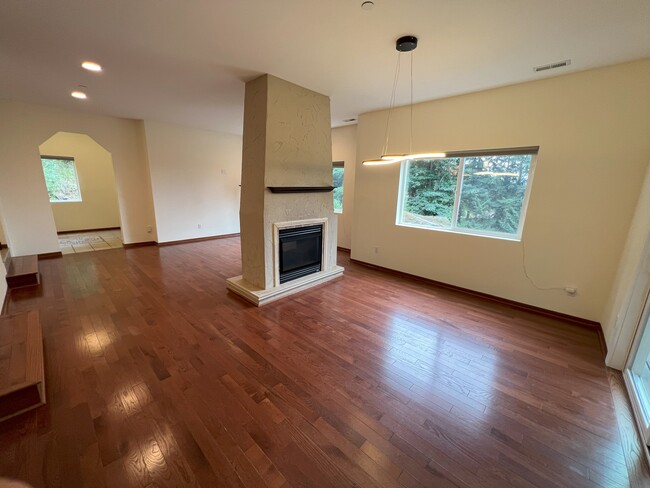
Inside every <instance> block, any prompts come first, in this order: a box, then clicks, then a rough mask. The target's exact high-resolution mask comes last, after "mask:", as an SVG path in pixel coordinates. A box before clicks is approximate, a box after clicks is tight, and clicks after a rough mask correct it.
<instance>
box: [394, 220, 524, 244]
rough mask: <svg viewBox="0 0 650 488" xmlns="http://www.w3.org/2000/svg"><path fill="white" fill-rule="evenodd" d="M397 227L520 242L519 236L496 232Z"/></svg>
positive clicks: (422, 226) (414, 226)
mask: <svg viewBox="0 0 650 488" xmlns="http://www.w3.org/2000/svg"><path fill="white" fill-rule="evenodd" d="M395 225H397V226H398V227H411V228H413V229H422V230H432V231H436V232H446V233H449V234H461V235H466V236H474V237H488V238H490V239H498V240H501V241H510V242H521V235H509V234H501V233H498V232H486V231H475V230H470V229H446V228H444V227H427V226H426V225H417V224H403V223H400V222H398V223H396V224H395Z"/></svg>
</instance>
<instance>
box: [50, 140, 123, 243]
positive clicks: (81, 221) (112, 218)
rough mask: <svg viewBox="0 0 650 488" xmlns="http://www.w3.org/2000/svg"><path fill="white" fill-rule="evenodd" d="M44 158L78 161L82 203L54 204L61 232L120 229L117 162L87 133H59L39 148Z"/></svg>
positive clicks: (54, 211)
mask: <svg viewBox="0 0 650 488" xmlns="http://www.w3.org/2000/svg"><path fill="white" fill-rule="evenodd" d="M39 149H40V152H41V155H47V156H67V157H72V158H74V163H75V167H76V169H77V177H78V178H79V187H80V188H81V200H82V201H81V202H60V203H52V204H51V205H52V213H53V214H54V223H55V225H56V230H57V231H58V232H62V231H70V230H80V229H103V228H108V227H119V226H120V209H119V206H118V203H117V190H116V188H115V173H114V172H113V159H112V157H111V153H109V152H108V151H107V150H106V149H104V148H103V147H102V146H100V145H99V144H97V143H96V142H95V141H94V140H93V139H92V138H90V137H89V136H87V135H86V134H74V133H71V132H58V133H56V134H55V135H53V136H52V137H50V138H49V139H48V140H47V141H45V142H44V143H43V144H41V145H40V147H39Z"/></svg>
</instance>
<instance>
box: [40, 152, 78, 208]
mask: <svg viewBox="0 0 650 488" xmlns="http://www.w3.org/2000/svg"><path fill="white" fill-rule="evenodd" d="M41 162H42V163H43V174H44V175H45V185H46V186H47V193H48V194H49V196H50V202H80V201H81V190H80V188H79V179H78V178H77V170H76V168H75V165H74V159H73V158H66V157H62V156H41Z"/></svg>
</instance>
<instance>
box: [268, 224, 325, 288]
mask: <svg viewBox="0 0 650 488" xmlns="http://www.w3.org/2000/svg"><path fill="white" fill-rule="evenodd" d="M279 237H280V248H279V253H280V255H279V261H280V283H286V282H287V281H291V280H295V279H296V278H300V277H301V276H306V275H308V274H312V273H317V272H318V271H321V269H322V257H323V226H322V225H311V226H309V227H297V228H293V229H280V231H279Z"/></svg>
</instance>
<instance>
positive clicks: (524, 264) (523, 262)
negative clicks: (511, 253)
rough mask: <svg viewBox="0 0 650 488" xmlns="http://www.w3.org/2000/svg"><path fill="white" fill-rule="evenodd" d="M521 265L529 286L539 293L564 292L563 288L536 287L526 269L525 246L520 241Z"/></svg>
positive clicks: (522, 241)
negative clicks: (539, 291)
mask: <svg viewBox="0 0 650 488" xmlns="http://www.w3.org/2000/svg"><path fill="white" fill-rule="evenodd" d="M521 264H522V267H523V271H524V276H526V278H527V279H528V281H530V284H531V285H533V287H535V288H536V289H538V290H541V291H552V290H561V291H564V292H566V291H567V289H566V288H565V287H563V286H552V287H543V286H538V285H537V283H535V280H533V279H532V278H531V276H530V275H529V274H528V270H527V269H526V245H525V244H524V240H523V239H522V240H521Z"/></svg>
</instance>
